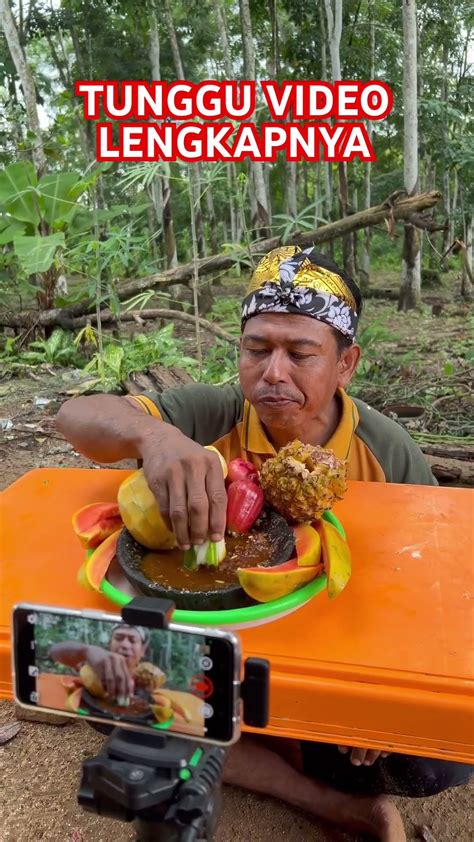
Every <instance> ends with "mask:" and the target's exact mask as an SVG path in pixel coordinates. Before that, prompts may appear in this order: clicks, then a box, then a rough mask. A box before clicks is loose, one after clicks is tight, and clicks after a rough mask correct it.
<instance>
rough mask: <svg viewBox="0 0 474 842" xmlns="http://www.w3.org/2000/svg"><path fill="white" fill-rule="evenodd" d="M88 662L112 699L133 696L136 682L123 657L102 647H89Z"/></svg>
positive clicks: (87, 652)
mask: <svg viewBox="0 0 474 842" xmlns="http://www.w3.org/2000/svg"><path fill="white" fill-rule="evenodd" d="M86 661H87V663H88V664H90V666H91V667H92V668H93V670H94V672H95V673H96V674H97V676H98V678H99V679H100V681H101V682H102V684H103V686H104V688H105V690H106V691H107V693H108V695H109V697H110V698H111V699H119V698H127V699H128V698H130V696H133V691H134V682H133V678H132V676H131V675H130V672H129V669H128V666H127V662H126V660H125V658H124V657H123V655H117V654H114V653H113V652H108V651H107V649H102V648H101V647H100V646H88V647H87V651H86Z"/></svg>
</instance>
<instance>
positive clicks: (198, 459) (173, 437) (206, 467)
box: [140, 424, 227, 550]
mask: <svg viewBox="0 0 474 842" xmlns="http://www.w3.org/2000/svg"><path fill="white" fill-rule="evenodd" d="M155 429H156V428H155ZM140 449H141V454H142V458H143V470H144V473H145V476H146V479H147V482H148V485H149V486H150V488H151V490H152V491H153V494H154V495H155V497H156V499H157V502H158V506H159V509H160V512H161V514H162V516H163V518H164V520H165V522H166V525H167V526H168V528H169V529H171V530H172V531H173V532H174V534H175V535H176V539H177V542H178V544H179V546H180V547H181V548H182V549H183V550H186V549H188V548H189V547H190V546H191V544H203V543H204V541H207V540H208V539H210V540H211V541H220V540H221V539H222V538H223V537H224V532H225V524H226V508H227V495H226V490H225V483H224V477H223V475H222V468H221V464H220V460H219V457H218V456H217V454H215V453H212V451H208V450H205V449H204V448H203V447H202V446H201V445H200V444H196V442H194V441H192V439H189V438H188V437H187V436H185V435H184V434H183V433H181V432H180V431H179V430H177V429H176V428H175V427H171V426H170V425H168V424H163V425H162V426H161V425H160V430H159V431H158V430H157V431H156V434H155V435H153V436H150V435H148V436H147V437H146V438H144V439H143V442H142V443H141V448H140Z"/></svg>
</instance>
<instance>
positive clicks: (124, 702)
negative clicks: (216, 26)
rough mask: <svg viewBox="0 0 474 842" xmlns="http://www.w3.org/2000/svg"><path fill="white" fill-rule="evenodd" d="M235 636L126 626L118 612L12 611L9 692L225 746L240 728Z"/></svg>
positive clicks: (30, 704) (50, 706)
mask: <svg viewBox="0 0 474 842" xmlns="http://www.w3.org/2000/svg"><path fill="white" fill-rule="evenodd" d="M240 668H241V651H240V643H239V640H238V638H237V637H236V636H235V635H233V634H231V633H230V632H226V631H221V630H218V629H200V628H194V627H191V626H178V625H174V624H170V625H169V626H168V628H167V629H155V628H148V627H145V626H133V625H129V624H128V623H125V622H124V621H123V620H122V618H121V617H120V616H118V615H114V614H107V613H102V612H99V611H87V610H84V611H77V610H72V609H64V608H53V607H49V606H45V605H30V604H27V603H22V604H19V605H16V606H15V608H14V609H13V674H14V688H15V699H16V701H17V702H18V704H20V705H22V706H23V707H27V708H34V709H41V710H45V711H48V712H60V713H61V714H66V715H69V716H80V717H84V718H86V719H89V720H91V721H93V722H101V723H104V722H105V723H108V724H111V725H113V726H115V725H118V726H121V727H123V728H129V729H133V730H139V731H142V732H143V731H147V732H149V731H155V732H160V731H161V732H170V733H173V734H177V735H179V736H181V737H188V738H189V739H194V740H196V739H197V740H199V741H203V742H210V743H216V744H225V745H228V744H230V743H233V742H235V741H236V740H237V739H238V738H239V735H240Z"/></svg>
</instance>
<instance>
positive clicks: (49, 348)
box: [0, 328, 84, 372]
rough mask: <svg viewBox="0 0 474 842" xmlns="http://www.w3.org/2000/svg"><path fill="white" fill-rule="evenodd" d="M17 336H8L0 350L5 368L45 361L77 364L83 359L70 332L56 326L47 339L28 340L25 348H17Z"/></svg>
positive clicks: (68, 364)
mask: <svg viewBox="0 0 474 842" xmlns="http://www.w3.org/2000/svg"><path fill="white" fill-rule="evenodd" d="M16 346H17V337H15V338H12V337H9V338H7V339H6V341H5V345H4V348H3V351H1V352H0V362H1V363H2V366H3V365H4V366H5V370H6V371H7V370H10V371H12V372H14V371H18V370H21V369H22V368H24V366H25V365H41V364H42V363H47V364H49V365H56V366H70V365H74V366H79V365H82V364H83V362H84V359H83V357H82V355H81V354H80V353H79V352H78V349H77V347H76V346H75V344H74V339H73V336H72V334H71V333H69V332H67V331H64V330H61V328H56V330H53V332H52V334H51V336H49V337H48V339H37V340H35V341H34V342H30V344H29V346H28V349H27V350H22V349H20V350H17V347H16Z"/></svg>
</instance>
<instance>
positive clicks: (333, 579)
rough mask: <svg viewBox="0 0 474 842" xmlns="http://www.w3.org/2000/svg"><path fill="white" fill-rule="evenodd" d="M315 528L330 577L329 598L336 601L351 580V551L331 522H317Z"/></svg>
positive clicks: (322, 519)
mask: <svg viewBox="0 0 474 842" xmlns="http://www.w3.org/2000/svg"><path fill="white" fill-rule="evenodd" d="M314 526H315V528H316V529H317V530H318V532H319V535H320V537H321V548H322V559H323V564H324V569H325V571H326V575H327V577H328V586H327V587H328V596H329V598H330V599H334V598H335V597H336V596H338V595H339V594H340V593H342V591H343V590H344V588H345V587H346V585H347V583H348V581H349V579H350V578H351V569H352V562H351V551H350V549H349V545H348V543H347V541H346V540H345V539H344V538H342V536H341V535H340V534H339V532H338V531H337V529H336V527H335V526H333V525H332V523H329V521H327V520H324V518H321V520H316V521H315V522H314Z"/></svg>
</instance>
